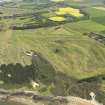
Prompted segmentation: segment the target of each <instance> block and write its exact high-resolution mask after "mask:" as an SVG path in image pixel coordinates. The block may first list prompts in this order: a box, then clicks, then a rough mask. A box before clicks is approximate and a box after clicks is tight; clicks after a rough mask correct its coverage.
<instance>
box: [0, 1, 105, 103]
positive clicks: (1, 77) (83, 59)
mask: <svg viewBox="0 0 105 105" xmlns="http://www.w3.org/2000/svg"><path fill="white" fill-rule="evenodd" d="M41 1H42V0H41ZM41 1H40V2H41ZM82 1H83V2H84V0H81V1H80V2H82ZM43 2H44V3H42V4H37V5H35V2H34V3H32V2H29V1H28V0H27V2H18V3H17V4H15V5H14V7H12V6H13V5H12V3H7V4H4V6H0V12H2V14H1V15H0V17H2V18H0V30H1V31H0V64H1V66H0V87H1V88H5V89H12V88H13V89H21V88H22V89H29V90H36V91H38V92H40V93H41V94H45V95H49V94H52V95H73V96H80V97H83V98H89V92H91V91H94V92H95V93H96V94H97V99H98V100H100V101H101V102H103V103H104V104H105V100H104V99H105V45H104V44H102V43H100V42H98V41H96V40H94V39H92V38H89V37H87V36H84V35H83V34H84V33H87V32H95V33H99V34H102V35H104V33H103V32H105V19H104V17H105V11H104V10H102V9H97V8H98V7H102V8H104V7H105V5H103V3H102V2H101V1H100V2H99V0H97V1H95V2H91V1H90V0H87V2H88V3H90V5H89V4H88V5H85V3H86V4H87V2H84V3H83V4H84V7H83V8H81V7H80V6H79V9H81V11H83V12H84V13H86V14H88V15H87V16H89V17H88V18H86V17H85V18H81V19H77V18H75V17H73V16H68V15H65V17H66V18H67V21H65V22H53V21H51V20H49V19H48V18H49V17H51V16H55V14H54V13H55V11H56V10H55V3H54V2H51V1H44V0H43ZM69 2H72V3H74V2H75V3H77V4H78V2H79V0H72V1H70V0H65V3H69ZM94 3H96V4H97V5H96V4H94ZM48 4H49V5H48ZM83 4H82V6H83ZM62 5H63V6H66V5H64V4H62V3H57V4H56V8H57V9H58V8H59V7H61V6H62ZM94 5H95V6H94ZM70 6H71V5H70ZM73 7H74V5H73ZM96 7H97V8H96ZM14 8H15V10H14ZM75 8H78V6H77V7H75ZM16 11H17V12H16ZM16 14H21V16H20V17H17V16H16V17H14V18H13V17H12V18H8V19H6V18H5V16H12V15H13V16H14V15H16ZM22 14H23V15H22ZM12 26H15V27H17V29H12V28H10V27H12ZM27 27H28V28H27ZM31 27H32V28H31ZM24 28H26V29H24ZM31 50H34V51H35V52H36V53H37V54H38V58H37V59H36V61H35V62H37V67H34V65H33V61H32V59H31V57H29V56H27V55H26V54H25V52H27V51H31ZM36 71H37V72H36ZM8 74H11V75H12V77H8ZM30 80H35V81H37V82H38V83H39V84H40V87H39V88H35V89H33V88H32V86H31V84H30ZM2 82H3V84H2Z"/></svg>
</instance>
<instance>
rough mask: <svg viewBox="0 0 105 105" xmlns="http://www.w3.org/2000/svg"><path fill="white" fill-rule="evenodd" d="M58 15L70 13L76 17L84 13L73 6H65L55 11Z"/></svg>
mask: <svg viewBox="0 0 105 105" xmlns="http://www.w3.org/2000/svg"><path fill="white" fill-rule="evenodd" d="M55 13H56V14H57V15H65V14H70V15H73V16H75V17H81V16H83V14H81V12H80V9H76V8H72V7H65V8H59V9H58V11H56V12H55Z"/></svg>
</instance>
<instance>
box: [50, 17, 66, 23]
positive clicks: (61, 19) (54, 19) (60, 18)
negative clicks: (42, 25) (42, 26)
mask: <svg viewBox="0 0 105 105" xmlns="http://www.w3.org/2000/svg"><path fill="white" fill-rule="evenodd" d="M49 19H50V20H52V21H58V22H61V21H65V20H66V19H65V18H64V17H61V16H54V17H50V18H49Z"/></svg>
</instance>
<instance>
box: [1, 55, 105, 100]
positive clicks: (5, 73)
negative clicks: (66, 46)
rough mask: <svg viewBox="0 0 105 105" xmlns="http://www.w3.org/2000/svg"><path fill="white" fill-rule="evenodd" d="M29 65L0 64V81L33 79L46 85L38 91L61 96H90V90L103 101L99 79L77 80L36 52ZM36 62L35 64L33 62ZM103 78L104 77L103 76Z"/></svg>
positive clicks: (28, 81) (23, 82) (11, 82)
mask: <svg viewBox="0 0 105 105" xmlns="http://www.w3.org/2000/svg"><path fill="white" fill-rule="evenodd" d="M37 55H38V56H37V58H35V59H34V60H35V61H33V60H32V64H31V65H25V66H23V65H21V64H20V63H17V64H8V65H6V64H2V65H1V66H0V81H4V83H5V84H7V85H8V84H9V85H10V84H11V85H12V86H13V85H16V84H18V85H21V86H22V84H25V83H27V84H28V83H30V80H35V81H37V82H40V83H42V84H44V85H46V89H44V88H40V90H39V91H40V92H44V91H50V93H51V94H53V95H63V96H68V95H72V96H79V97H82V98H90V97H89V93H90V92H91V91H93V92H95V93H97V94H99V97H98V99H99V100H100V101H101V102H104V99H105V95H104V93H103V92H102V91H101V90H100V87H101V79H102V78H101V79H100V78H99V77H98V76H97V77H95V78H97V79H90V80H89V79H86V80H83V81H82V80H81V81H78V80H76V79H75V78H72V77H70V76H67V74H64V73H62V72H59V71H56V70H55V69H54V67H53V66H52V64H51V63H50V62H49V61H48V60H46V59H45V58H44V57H43V56H42V55H41V54H37ZM35 62H36V64H37V65H36V66H35V65H34V63H35ZM103 79H104V78H103Z"/></svg>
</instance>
